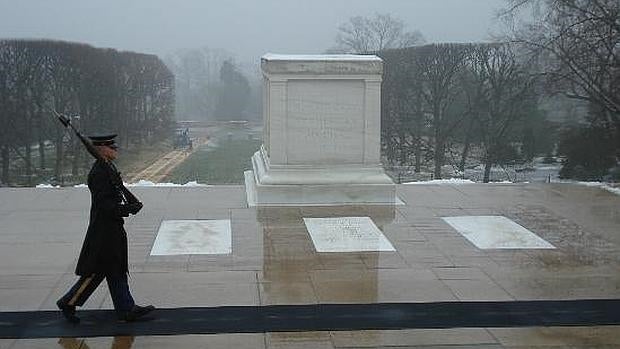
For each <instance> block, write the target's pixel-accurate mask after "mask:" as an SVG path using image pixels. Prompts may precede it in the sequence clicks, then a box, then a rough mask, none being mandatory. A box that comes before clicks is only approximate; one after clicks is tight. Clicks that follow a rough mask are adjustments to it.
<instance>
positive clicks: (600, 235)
mask: <svg viewBox="0 0 620 349" xmlns="http://www.w3.org/2000/svg"><path fill="white" fill-rule="evenodd" d="M133 191H134V192H135V193H136V195H137V196H138V197H140V198H141V200H142V201H143V202H144V203H145V208H144V209H143V211H142V212H141V213H140V214H139V215H137V216H135V217H130V218H129V219H127V220H126V230H127V231H128V234H129V255H130V264H131V265H130V270H131V278H130V286H131V288H132V293H133V294H134V297H135V298H136V301H137V302H139V303H141V304H144V303H150V304H155V305H156V306H158V307H159V308H170V309H175V308H186V307H220V306H248V307H250V306H270V305H291V306H293V305H313V304H353V305H355V304H375V303H435V302H470V301H498V302H508V303H510V302H518V301H534V300H539V301H553V300H566V301H571V300H584V299H601V300H605V299H607V300H617V299H620V196H618V195H614V194H612V193H609V192H607V191H604V190H602V189H599V188H592V187H585V186H578V185H570V184H510V185H507V184H495V185H478V184H467V185H399V186H398V187H397V194H398V196H399V198H400V199H401V200H402V201H403V202H404V205H397V206H394V207H379V206H359V207H351V206H347V207H301V208H300V207H280V208H258V209H257V208H248V207H247V206H246V203H245V192H244V188H243V187H242V186H214V187H200V188H134V190H133ZM89 200H90V197H89V195H88V190H87V189H84V188H62V189H11V188H0V312H2V313H3V314H6V313H8V312H15V311H20V312H24V311H32V312H36V311H45V310H54V309H55V305H54V302H55V301H56V299H57V298H58V297H60V296H61V295H62V294H63V293H64V292H65V291H66V288H67V287H68V286H69V285H70V284H71V283H72V282H73V281H74V280H75V276H74V275H73V268H74V267H75V262H76V258H77V255H78V252H79V249H80V246H81V243H82V240H83V237H84V232H85V230H86V225H87V220H88V206H89ZM464 216H503V217H506V218H507V219H509V220H511V221H512V222H515V223H517V224H519V225H520V226H522V227H524V228H525V229H527V230H529V231H530V232H532V233H534V234H535V235H537V236H538V237H539V238H541V239H543V240H544V241H546V242H548V243H549V244H551V245H552V246H553V247H555V248H554V249H531V248H528V249H519V248H510V249H502V248H492V249H480V248H478V247H476V245H474V244H473V243H472V242H471V241H470V240H469V239H468V238H466V235H467V234H468V233H467V232H464V233H463V232H461V233H459V232H458V231H457V230H456V229H455V228H453V227H452V226H451V225H450V224H448V223H447V222H446V221H445V220H444V219H442V218H445V217H464ZM343 217H369V218H370V220H371V221H372V223H373V224H374V225H375V226H376V228H377V229H378V230H379V231H380V232H381V233H382V234H383V236H385V238H387V240H388V241H389V243H390V244H391V245H392V246H393V249H394V250H393V251H389V250H386V251H381V252H373V251H364V252H354V251H353V252H317V249H316V247H315V242H314V241H313V239H314V238H316V237H315V236H311V235H310V233H309V230H308V227H307V224H306V221H307V219H311V218H343ZM304 219H306V221H305V220H304ZM171 220H228V221H230V239H231V241H230V244H231V247H232V249H231V253H228V254H196V253H192V254H171V255H151V250H152V248H153V245H154V243H155V240H156V238H157V234H158V232H159V230H160V226H162V222H163V221H171ZM358 228H359V227H358ZM358 228H356V229H358ZM353 230H355V229H353ZM361 230H363V229H362V228H359V229H358V230H356V231H354V232H353V233H352V234H353V235H354V236H357V235H356V234H357V233H359V232H360V231H361ZM343 236H344V233H343V234H341V236H340V238H343ZM192 238H195V236H194V237H192ZM337 238H338V236H336V237H329V236H328V237H327V239H328V240H329V239H337ZM344 238H350V236H348V237H347V236H345V237H344ZM339 243H342V241H339ZM84 309H86V310H97V309H112V304H111V300H110V298H109V295H108V291H107V287H100V288H99V289H98V290H97V291H96V292H95V294H94V295H93V297H92V298H91V299H90V300H89V301H88V302H87V303H86V305H85V307H84ZM33 314H37V313H33ZM352 316H353V318H354V314H352ZM126 332H127V333H122V334H123V336H120V335H119V336H116V337H115V336H112V335H111V336H105V337H90V338H83V337H79V336H76V337H75V338H60V339H59V338H38V339H35V338H22V339H6V338H5V339H0V348H1V349H8V348H81V349H85V348H170V347H173V346H176V347H179V348H387V347H390V348H391V347H401V348H487V349H491V348H492V349H495V348H513V349H516V348H618V347H620V326H617V325H607V326H597V325H596V324H589V325H580V326H508V327H501V326H490V327H468V326H465V327H454V328H434V329H429V328H409V329H402V330H376V329H374V330H348V331H347V330H333V331H330V330H321V331H315V330H312V329H310V328H308V329H304V330H300V331H295V332H266V333H230V332H227V333H217V334H183V335H179V334H175V333H165V334H164V335H153V336H151V335H134V336H131V335H132V334H133V333H131V331H130V330H128V331H126Z"/></svg>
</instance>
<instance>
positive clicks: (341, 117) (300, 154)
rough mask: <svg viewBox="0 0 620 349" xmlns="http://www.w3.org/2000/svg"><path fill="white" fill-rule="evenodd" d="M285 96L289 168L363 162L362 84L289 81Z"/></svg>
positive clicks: (360, 82)
mask: <svg viewBox="0 0 620 349" xmlns="http://www.w3.org/2000/svg"><path fill="white" fill-rule="evenodd" d="M287 95H288V103H287V123H288V135H287V136H288V137H287V158H288V163H289V164H296V163H299V164H308V163H312V162H316V163H335V164H343V163H359V162H361V161H362V159H363V133H364V127H363V126H364V109H363V108H364V83H363V82H362V81H330V80H307V81H304V80H299V81H289V82H288V93H287Z"/></svg>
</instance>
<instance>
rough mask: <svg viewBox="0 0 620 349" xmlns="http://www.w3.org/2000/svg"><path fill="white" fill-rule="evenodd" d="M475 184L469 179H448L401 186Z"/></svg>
mask: <svg viewBox="0 0 620 349" xmlns="http://www.w3.org/2000/svg"><path fill="white" fill-rule="evenodd" d="M474 183H476V182H474V181H472V180H469V179H461V178H450V179H434V180H431V181H419V182H406V183H401V184H418V185H420V184H474Z"/></svg>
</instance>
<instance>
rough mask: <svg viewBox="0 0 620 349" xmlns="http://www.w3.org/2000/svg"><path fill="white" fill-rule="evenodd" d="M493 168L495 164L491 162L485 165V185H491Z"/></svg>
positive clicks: (483, 180)
mask: <svg viewBox="0 0 620 349" xmlns="http://www.w3.org/2000/svg"><path fill="white" fill-rule="evenodd" d="M491 167H493V164H492V163H491V162H489V161H487V162H486V163H485V164H484V178H483V179H482V182H483V183H489V180H490V177H491Z"/></svg>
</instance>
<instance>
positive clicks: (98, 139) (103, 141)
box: [88, 134, 116, 145]
mask: <svg viewBox="0 0 620 349" xmlns="http://www.w3.org/2000/svg"><path fill="white" fill-rule="evenodd" d="M88 138H90V141H91V142H92V143H93V145H112V144H114V143H116V141H115V140H114V138H116V135H115V134H106V135H97V136H88Z"/></svg>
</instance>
